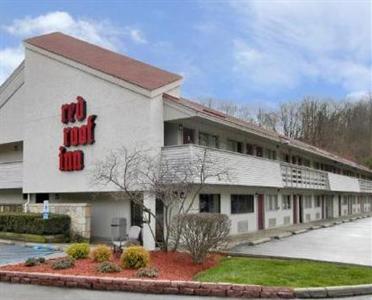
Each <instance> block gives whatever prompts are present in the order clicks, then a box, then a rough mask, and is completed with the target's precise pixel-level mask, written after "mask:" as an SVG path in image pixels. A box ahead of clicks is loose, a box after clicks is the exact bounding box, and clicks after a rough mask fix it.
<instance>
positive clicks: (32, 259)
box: [25, 257, 40, 267]
mask: <svg viewBox="0 0 372 300" xmlns="http://www.w3.org/2000/svg"><path fill="white" fill-rule="evenodd" d="M38 264H40V262H39V260H38V259H37V258H36V257H30V258H27V259H26V261H25V266H26V267H33V266H36V265H38Z"/></svg>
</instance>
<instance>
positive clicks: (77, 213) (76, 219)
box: [29, 203, 92, 239]
mask: <svg viewBox="0 0 372 300" xmlns="http://www.w3.org/2000/svg"><path fill="white" fill-rule="evenodd" d="M29 211H30V212H33V213H42V212H43V204H29ZM49 211H50V212H51V213H54V214H63V215H68V216H70V218H71V231H72V232H73V233H75V234H79V235H81V236H82V237H83V238H85V239H90V222H91V216H92V206H91V205H90V204H88V203H49Z"/></svg>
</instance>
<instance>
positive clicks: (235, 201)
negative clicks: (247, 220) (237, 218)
mask: <svg viewBox="0 0 372 300" xmlns="http://www.w3.org/2000/svg"><path fill="white" fill-rule="evenodd" d="M253 212H254V196H253V195H231V214H246V213H253Z"/></svg>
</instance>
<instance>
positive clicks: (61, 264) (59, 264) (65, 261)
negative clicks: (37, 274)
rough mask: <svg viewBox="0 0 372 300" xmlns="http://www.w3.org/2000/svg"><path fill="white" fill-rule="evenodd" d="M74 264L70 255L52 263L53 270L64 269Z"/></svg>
mask: <svg viewBox="0 0 372 300" xmlns="http://www.w3.org/2000/svg"><path fill="white" fill-rule="evenodd" d="M73 266H75V260H74V259H73V258H71V257H64V258H60V259H58V260H56V261H55V262H53V264H52V269H53V270H64V269H69V268H72V267H73Z"/></svg>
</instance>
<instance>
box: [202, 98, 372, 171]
mask: <svg viewBox="0 0 372 300" xmlns="http://www.w3.org/2000/svg"><path fill="white" fill-rule="evenodd" d="M200 102H202V103H203V104H205V105H207V106H209V107H211V108H215V109H218V110H220V111H223V112H224V113H226V114H229V115H232V116H234V117H238V118H241V119H244V120H248V121H251V122H254V123H256V124H257V125H259V126H261V127H264V128H267V129H270V130H274V131H276V132H278V133H281V134H284V135H286V136H288V137H291V138H295V139H298V140H301V141H303V142H306V143H309V144H311V145H314V146H317V147H320V148H322V149H325V150H327V151H329V152H332V153H335V154H338V155H341V156H343V157H345V158H348V159H350V160H353V161H356V162H358V163H361V164H364V165H366V166H368V167H369V168H372V94H371V93H370V94H369V95H367V96H364V97H361V98H359V99H357V100H353V101H350V100H344V101H336V100H334V99H329V98H327V99H326V98H318V97H304V98H303V99H301V100H298V101H287V102H283V103H281V104H280V105H279V106H278V108H277V109H275V110H272V111H270V110H265V109H262V108H260V109H258V112H257V113H255V114H252V113H251V111H252V110H251V109H250V108H249V106H248V105H238V104H236V103H234V102H229V101H220V100H214V99H200Z"/></svg>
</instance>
